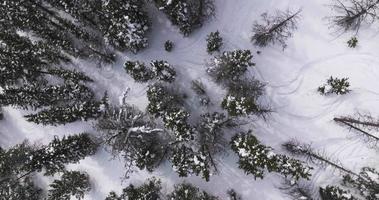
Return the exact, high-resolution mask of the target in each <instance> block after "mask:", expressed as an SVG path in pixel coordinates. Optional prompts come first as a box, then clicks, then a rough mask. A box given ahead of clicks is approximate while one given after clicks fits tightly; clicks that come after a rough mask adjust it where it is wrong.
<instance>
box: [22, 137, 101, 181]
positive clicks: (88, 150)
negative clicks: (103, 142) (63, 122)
mask: <svg viewBox="0 0 379 200" xmlns="http://www.w3.org/2000/svg"><path fill="white" fill-rule="evenodd" d="M97 148H98V145H97V144H96V143H95V142H94V141H93V140H92V139H91V138H90V136H89V135H88V134H87V133H84V134H78V135H72V136H67V137H66V136H64V137H63V138H62V139H59V138H57V137H55V138H54V139H53V141H51V142H50V143H49V144H48V145H46V146H42V148H40V149H38V150H36V151H33V152H32V153H31V155H30V161H29V162H28V163H26V164H25V166H24V168H23V169H24V171H28V172H30V171H40V170H42V169H45V174H46V175H52V174H55V173H56V172H62V171H64V169H65V164H69V163H77V162H79V161H80V160H82V159H84V158H85V157H87V156H90V155H93V154H95V153H96V150H97Z"/></svg>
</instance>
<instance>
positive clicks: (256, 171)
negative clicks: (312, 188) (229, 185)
mask: <svg viewBox="0 0 379 200" xmlns="http://www.w3.org/2000/svg"><path fill="white" fill-rule="evenodd" d="M230 143H231V146H232V150H233V151H234V152H235V153H236V154H238V157H239V161H238V164H239V168H240V169H243V170H244V171H245V172H246V173H247V174H252V175H253V176H254V178H261V179H263V178H264V173H265V171H266V170H267V171H268V172H277V173H280V174H282V175H284V176H286V177H287V176H290V177H292V179H293V180H294V181H297V180H299V179H300V178H305V179H308V178H309V177H310V175H311V174H310V173H309V171H310V170H311V168H310V167H307V166H304V164H303V163H302V162H300V161H299V160H295V159H292V158H289V157H287V156H285V155H281V154H275V153H274V152H273V151H272V149H271V148H269V147H267V146H264V145H262V144H261V143H260V142H259V141H258V140H257V138H256V137H255V136H253V135H251V132H248V133H239V134H237V135H235V136H233V138H232V140H231V142H230Z"/></svg>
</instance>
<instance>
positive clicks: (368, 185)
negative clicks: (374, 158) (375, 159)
mask: <svg viewBox="0 0 379 200" xmlns="http://www.w3.org/2000/svg"><path fill="white" fill-rule="evenodd" d="M343 184H344V185H346V186H349V187H351V188H355V189H356V190H357V191H358V192H359V193H360V194H361V195H362V196H363V197H365V199H366V200H375V199H378V197H379V172H378V171H377V170H375V169H374V168H370V167H363V168H362V169H361V171H360V173H359V176H352V175H350V174H346V175H344V177H343Z"/></svg>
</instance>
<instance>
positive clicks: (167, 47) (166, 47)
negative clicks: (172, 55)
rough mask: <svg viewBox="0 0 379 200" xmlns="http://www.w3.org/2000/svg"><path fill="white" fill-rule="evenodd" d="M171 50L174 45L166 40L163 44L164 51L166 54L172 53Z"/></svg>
mask: <svg viewBox="0 0 379 200" xmlns="http://www.w3.org/2000/svg"><path fill="white" fill-rule="evenodd" d="M172 48H174V43H173V42H171V41H170V40H167V41H166V42H165V43H164V49H165V50H166V51H168V52H171V51H172Z"/></svg>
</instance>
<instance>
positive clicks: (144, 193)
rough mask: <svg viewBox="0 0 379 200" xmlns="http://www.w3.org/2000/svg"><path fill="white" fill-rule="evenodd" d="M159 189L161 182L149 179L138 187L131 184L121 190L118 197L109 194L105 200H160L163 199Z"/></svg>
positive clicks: (114, 194) (111, 193)
mask: <svg viewBox="0 0 379 200" xmlns="http://www.w3.org/2000/svg"><path fill="white" fill-rule="evenodd" d="M161 189H162V186H161V181H160V180H159V179H156V178H151V179H149V180H147V181H146V182H145V183H144V184H142V185H140V186H138V187H136V186H134V185H133V184H131V185H129V186H128V187H126V188H124V189H123V191H122V194H121V195H120V196H118V195H117V194H116V193H115V192H110V193H109V195H108V197H107V198H106V199H105V200H161V199H164V198H162V195H161Z"/></svg>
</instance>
